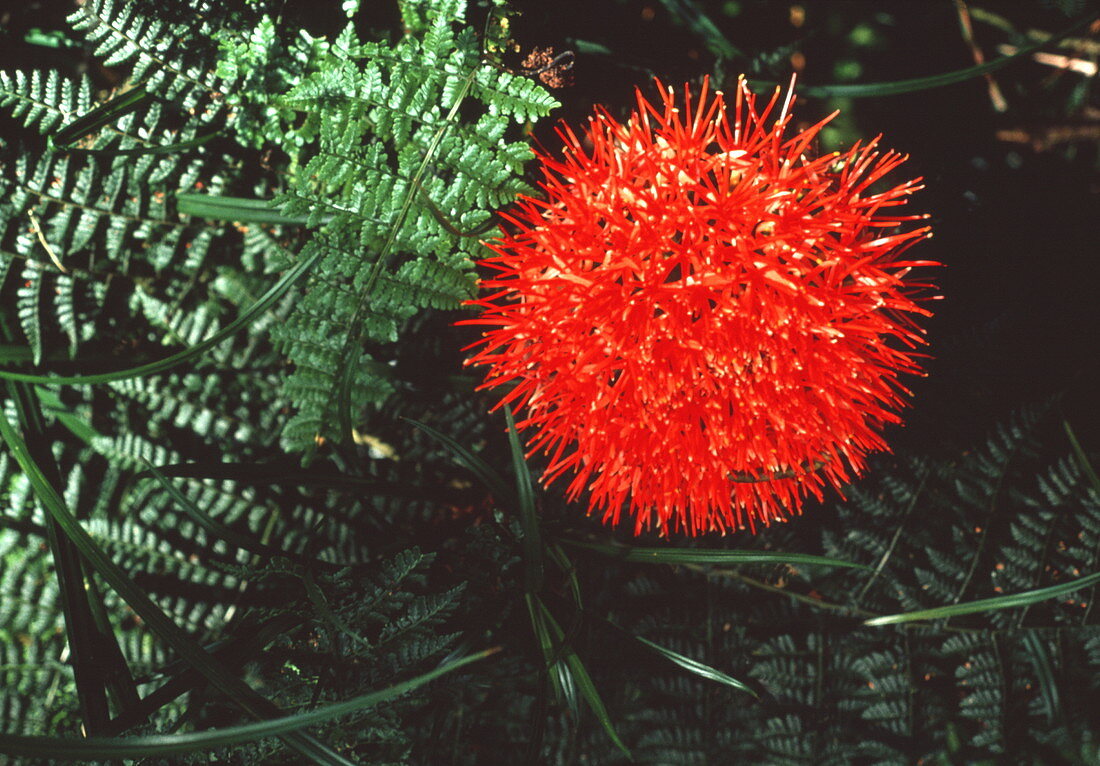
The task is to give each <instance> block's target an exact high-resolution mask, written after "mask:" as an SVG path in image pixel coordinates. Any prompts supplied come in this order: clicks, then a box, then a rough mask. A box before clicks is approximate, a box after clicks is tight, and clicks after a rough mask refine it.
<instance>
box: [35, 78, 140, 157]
mask: <svg viewBox="0 0 1100 766" xmlns="http://www.w3.org/2000/svg"><path fill="white" fill-rule="evenodd" d="M152 100H153V95H152V94H151V93H149V92H147V91H146V90H145V88H144V86H141V85H138V86H136V87H133V88H130V90H128V91H126V92H125V93H120V94H118V95H117V96H115V97H114V98H112V99H111V100H110V101H105V102H104V103H102V104H100V105H99V106H97V107H95V108H94V109H92V110H91V111H90V112H88V113H87V114H84V115H81V116H80V117H77V118H76V119H75V120H73V121H72V122H70V123H69V124H68V125H66V126H65V127H63V128H61V129H60V130H58V131H57V132H56V133H54V134H53V135H51V136H50V141H51V142H52V144H53V146H54V147H55V148H57V149H62V150H63V149H67V148H68V144H71V143H73V142H74V141H79V140H80V139H82V138H84V136H86V135H88V134H89V133H94V132H96V131H97V130H99V129H100V128H102V127H105V126H107V125H112V124H114V123H115V122H116V121H117V120H118V119H119V118H121V117H124V116H125V115H127V114H129V113H130V112H133V111H135V110H137V109H140V108H141V107H142V106H144V105H145V104H147V103H149V102H150V101H152Z"/></svg>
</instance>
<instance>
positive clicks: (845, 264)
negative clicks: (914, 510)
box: [465, 81, 936, 534]
mask: <svg viewBox="0 0 1100 766" xmlns="http://www.w3.org/2000/svg"><path fill="white" fill-rule="evenodd" d="M657 86H658V88H659V90H660V94H661V103H660V105H659V106H654V105H653V104H650V103H649V102H648V101H646V99H645V98H644V97H643V96H642V95H641V93H640V92H639V93H638V96H637V100H638V105H637V108H636V110H635V111H634V112H633V114H632V115H631V117H630V119H629V120H628V121H627V122H626V123H625V124H622V123H619V122H617V121H616V120H615V119H614V118H613V117H611V115H610V114H608V113H607V112H606V111H600V112H598V113H597V114H596V115H595V116H594V117H592V118H591V119H590V122H589V126H588V130H587V132H586V134H585V139H586V140H587V141H586V140H582V139H581V138H578V137H577V136H576V135H575V134H574V133H573V131H572V130H570V129H569V128H563V129H561V130H560V131H559V132H560V135H561V136H562V138H563V140H564V141H565V152H564V157H563V159H560V160H558V159H554V158H552V157H550V156H546V155H545V154H540V156H539V160H540V161H541V163H542V167H543V174H544V176H545V180H544V182H543V183H542V187H543V189H544V190H545V193H546V199H535V198H531V197H525V198H523V199H522V200H521V201H520V202H519V203H518V204H517V206H516V207H515V208H514V209H513V210H512V211H511V212H510V213H508V214H505V215H504V218H505V219H506V220H507V221H508V222H509V223H510V224H512V226H511V227H509V228H508V229H506V230H505V232H504V234H503V236H502V237H501V238H500V239H499V240H496V241H493V242H489V243H487V245H488V247H489V248H491V249H492V250H493V251H494V253H495V255H493V256H491V257H488V258H486V259H485V260H484V261H483V262H482V266H483V267H485V268H487V269H489V270H492V271H495V272H497V273H496V274H495V275H494V276H493V277H492V278H488V279H484V280H483V281H482V282H481V285H482V287H483V288H484V289H485V290H486V291H487V293H485V294H484V297H483V298H481V299H480V300H475V301H470V303H471V304H472V305H475V306H478V307H480V309H481V311H480V314H479V316H478V317H477V318H474V319H470V320H465V323H468V324H477V325H486V326H488V327H489V328H490V329H488V330H487V331H486V332H485V333H484V335H483V338H482V339H481V340H480V341H478V343H475V344H474V346H480V348H479V349H478V350H477V351H476V353H474V354H473V355H472V356H471V357H470V358H469V359H468V360H467V364H477V365H486V366H487V367H488V371H487V374H486V378H485V382H484V383H483V385H482V388H489V387H497V386H501V387H504V390H505V391H506V393H504V395H503V397H502V398H501V400H500V403H499V404H498V405H497V406H500V405H502V404H504V403H506V402H508V403H512V404H513V406H515V407H517V408H519V409H522V410H524V411H525V416H524V417H523V418H522V419H521V420H520V421H519V423H518V424H517V427H518V428H519V429H520V430H521V431H526V432H529V433H530V434H531V436H530V438H529V441H528V446H529V448H530V450H531V453H535V452H544V453H546V454H547V455H548V456H549V465H548V467H547V468H546V471H545V473H544V474H543V481H544V482H545V483H549V482H551V481H553V480H554V479H556V478H557V477H559V476H562V475H563V474H571V475H572V480H571V481H570V483H569V485H568V490H567V494H568V496H569V497H570V499H575V498H577V497H578V496H579V495H580V494H581V493H582V491H583V490H585V489H586V488H587V489H588V490H589V493H590V506H589V510H590V512H591V511H594V510H600V511H602V513H603V517H604V519H605V521H611V522H617V521H618V520H619V517H620V514H621V513H622V510H623V509H624V508H628V509H629V513H630V514H631V515H633V517H634V520H635V531H640V530H642V529H645V528H650V527H652V526H656V527H657V528H658V529H660V530H661V531H663V532H667V531H668V530H670V529H672V530H677V529H683V530H684V531H686V532H687V533H689V534H697V533H700V532H707V531H712V530H721V531H725V530H727V529H736V528H743V527H744V526H746V525H748V526H749V527H754V526H755V523H756V522H757V521H760V522H763V523H765V524H767V523H769V522H771V521H772V520H776V519H781V518H784V517H785V516H786V515H787V514H789V513H797V512H799V511H800V509H801V506H802V503H803V501H804V499H805V498H806V497H807V496H808V495H813V496H815V497H817V498H819V499H820V498H821V497H822V489H823V488H824V487H825V486H826V485H832V486H833V487H836V488H838V489H839V488H840V486H841V485H842V484H844V483H846V482H847V481H849V480H850V479H851V477H853V476H854V475H857V474H859V473H860V472H861V471H862V470H863V468H864V466H865V457H866V455H867V454H868V453H871V452H874V451H877V450H883V449H886V448H887V446H886V443H885V442H884V441H883V439H882V437H881V435H880V431H881V429H882V427H883V426H884V425H885V424H887V423H898V422H900V418H899V417H898V415H897V414H896V412H897V410H898V409H899V408H900V407H902V406H903V404H904V397H905V396H906V395H907V394H908V393H909V392H908V391H907V390H906V389H905V388H904V387H903V386H902V385H901V384H900V383H899V381H898V376H899V374H900V373H916V372H919V369H918V367H917V364H916V361H915V357H917V356H918V354H916V353H915V351H914V349H916V348H917V347H918V346H920V345H921V344H923V342H924V341H923V339H922V333H921V330H920V329H919V328H918V327H917V326H916V325H915V324H914V323H913V321H912V318H911V317H912V315H914V314H921V315H928V314H929V312H928V311H927V310H925V309H924V308H922V307H920V306H918V305H917V303H916V302H915V299H916V296H915V295H914V293H915V292H916V291H919V290H921V289H922V288H927V287H928V285H927V284H921V283H915V282H912V281H906V276H907V274H908V273H909V271H910V269H911V268H912V267H914V266H922V265H936V264H933V263H930V262H927V261H911V260H901V259H900V258H899V255H900V254H901V252H902V251H904V250H905V249H907V247H908V246H909V245H910V244H912V243H914V242H915V241H917V240H919V239H921V238H923V237H926V236H928V235H929V229H928V227H926V226H925V227H916V228H914V227H910V230H908V231H904V230H902V229H899V228H898V227H899V226H901V227H904V226H905V224H907V223H909V222H912V221H916V220H919V219H921V218H922V216H918V215H899V214H898V212H897V209H898V207H899V206H901V205H903V204H904V203H905V201H906V198H907V197H908V196H909V195H910V194H911V193H912V192H913V191H915V190H916V189H918V188H920V187H919V185H918V182H919V179H916V180H912V181H907V182H905V183H901V184H899V185H896V186H891V187H888V188H887V187H883V188H881V189H879V188H878V185H876V184H877V182H879V181H880V180H881V179H882V178H883V177H884V176H885V175H886V174H887V173H888V172H890V171H891V170H894V169H895V168H897V167H898V166H899V165H900V164H902V162H903V161H904V160H905V157H903V156H901V155H899V154H897V153H895V152H892V151H882V150H880V149H879V148H878V139H875V140H872V141H870V142H868V143H866V144H862V145H861V144H858V143H857V144H856V145H855V146H853V147H852V148H851V149H849V150H848V151H847V152H843V153H834V154H829V155H826V156H824V157H817V158H815V157H813V156H812V155H811V154H810V152H811V145H812V144H813V143H814V139H815V137H816V136H817V134H818V132H819V131H820V130H821V128H822V126H823V125H824V124H825V122H827V121H828V120H825V121H823V122H821V123H819V124H817V125H814V126H813V127H810V128H808V129H805V130H802V131H800V132H797V133H795V134H794V135H793V136H791V137H785V135H784V134H785V132H786V129H787V127H788V125H789V123H790V121H791V113H790V105H791V103H792V101H793V93H791V92H788V94H787V96H786V100H785V101H784V102H783V103H782V106H781V108H780V106H779V104H780V101H779V98H780V94H779V91H778V90H777V91H776V93H775V95H773V96H772V98H771V99H770V100H769V101H768V102H767V105H766V106H765V107H764V108H763V109H762V110H757V108H756V103H755V98H754V96H753V94H752V93H751V92H750V91H749V90H748V88H747V86H746V85H745V83H744V81H740V82H739V83H738V87H737V91H736V95H735V100H734V105H733V107H732V109H729V108H727V105H726V103H725V101H724V99H723V96H722V93H721V92H715V93H714V94H713V95H708V86H707V83H706V81H704V83H703V86H702V92H701V93H700V95H699V96H698V98H697V99H694V100H693V98H692V94H691V90H690V88H688V87H687V86H685V88H684V91H685V93H684V99H683V102H682V104H681V105H680V106H677V104H676V98H675V95H674V92H673V90H672V89H671V88H669V89H665V88H664V87H662V86H661V84H660V83H657ZM776 112H778V114H775V113H776ZM769 121H770V123H771V124H770V125H769ZM586 145H590V146H591V148H590V149H586V148H585V147H586Z"/></svg>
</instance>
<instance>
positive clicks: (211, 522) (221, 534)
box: [143, 458, 292, 558]
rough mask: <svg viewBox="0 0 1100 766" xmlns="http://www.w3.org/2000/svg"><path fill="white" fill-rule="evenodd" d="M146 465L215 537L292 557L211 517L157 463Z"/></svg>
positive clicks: (258, 552)
mask: <svg viewBox="0 0 1100 766" xmlns="http://www.w3.org/2000/svg"><path fill="white" fill-rule="evenodd" d="M143 460H144V458H143ZM145 466H146V468H148V470H149V472H150V473H151V474H153V476H154V478H156V480H157V482H159V483H160V486H161V487H163V488H164V490H165V491H166V492H167V493H168V494H169V495H170V496H171V497H172V499H173V500H175V501H176V505H178V506H179V507H180V509H181V510H182V511H183V512H184V513H186V514H187V515H188V517H190V518H191V520H192V521H194V522H195V523H196V524H198V525H199V526H200V527H202V528H203V529H205V530H206V531H207V532H209V533H210V534H211V535H213V536H214V537H217V538H220V539H222V540H224V541H225V542H227V543H229V544H230V545H233V546H235V547H237V548H240V549H241V550H245V551H248V552H249V553H254V554H256V555H257V556H263V557H267V558H273V557H278V556H285V557H287V558H291V557H292V554H288V553H286V552H285V551H281V550H279V549H278V548H273V547H271V546H270V545H267V544H266V543H264V542H262V541H260V540H257V539H254V538H253V537H252V536H250V535H246V534H242V533H241V532H238V531H236V530H235V529H231V528H230V527H227V526H225V525H224V524H222V523H221V522H220V521H218V520H216V519H214V518H211V516H210V515H209V514H207V513H205V512H203V510H202V509H201V508H199V507H198V506H197V505H196V504H195V503H194V502H193V501H192V500H191V498H189V497H187V495H185V494H183V493H182V492H180V491H179V489H177V488H176V485H175V484H173V483H172V482H170V481H169V480H168V477H167V476H165V475H164V474H163V473H161V471H160V469H159V468H157V467H156V466H155V465H153V464H152V463H150V462H149V461H148V460H145Z"/></svg>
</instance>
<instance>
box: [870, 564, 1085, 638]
mask: <svg viewBox="0 0 1100 766" xmlns="http://www.w3.org/2000/svg"><path fill="white" fill-rule="evenodd" d="M1098 582H1100V572H1096V573H1094V574H1090V575H1088V576H1086V577H1078V578H1077V579H1075V580H1070V581H1069V582H1064V583H1059V584H1058V585H1050V586H1048V587H1046V588H1036V589H1035V590H1025V591H1023V592H1021V593H1012V594H1010V595H1007V596H996V597H994V598H983V599H979V600H977V601H967V602H966V603H965V604H952V605H951V606H937V607H934V608H932V609H919V610H917V611H915V612H903V613H901V614H888V615H883V616H882V617H872V618H871V619H870V620H864V622H863V624H864V625H897V624H899V623H902V622H916V621H918V620H938V619H941V618H943V617H954V616H955V615H959V614H974V613H975V612H992V611H995V610H998V609H1015V608H1016V607H1018V606H1029V605H1031V604H1037V603H1038V602H1040V601H1046V600H1047V599H1050V598H1058V597H1059V596H1065V595H1067V594H1070V593H1073V592H1074V591H1078V590H1081V589H1082V588H1087V587H1089V586H1090V585H1094V584H1096V583H1098Z"/></svg>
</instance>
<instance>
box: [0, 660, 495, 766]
mask: <svg viewBox="0 0 1100 766" xmlns="http://www.w3.org/2000/svg"><path fill="white" fill-rule="evenodd" d="M496 651H498V649H496V648H494V649H487V650H485V651H483V652H478V653H477V654H472V655H470V656H468V657H463V658H462V659H459V660H455V661H454V662H450V663H447V664H445V665H440V666H439V667H437V668H435V669H434V670H430V671H428V672H427V673H423V674H421V675H419V676H417V677H416V678H413V679H410V680H408V681H403V682H402V683H399V684H394V685H393V686H390V687H387V688H385V689H382V690H380V691H376V692H369V693H368V694H363V695H360V696H358V697H354V698H352V699H350V700H346V701H344V702H334V703H332V704H330V705H325V706H323V707H319V708H316V709H314V710H308V711H306V712H303V713H296V714H294V715H288V716H283V717H280V718H272V719H270V720H266V721H259V722H257V723H248V724H242V725H240V726H227V727H225V728H222V729H211V730H209V731H200V732H194V733H189V734H153V735H148V736H141V737H88V738H79V737H27V736H19V735H14V734H0V753H3V754H5V755H10V756H16V757H24V758H36V757H37V758H50V759H53V760H63V761H84V762H87V761H88V760H89V759H93V758H95V759H101V758H153V757H157V756H165V755H176V754H179V753H193V752H196V751H199V750H211V749H214V748H220V747H229V746H231V745H239V744H241V743H244V742H255V741H256V740H259V739H264V738H265V737H273V736H282V735H286V734H289V733H291V732H296V731H299V730H300V729H304V728H305V727H307V726H313V725H315V724H319V723H324V722H325V721H331V720H332V719H334V718H339V717H341V716H345V715H348V714H350V713H354V712H356V711H357V710H363V709H364V708H368V707H372V706H374V705H377V704H379V703H382V702H386V701H388V700H391V699H394V698H395V697H399V696H401V695H402V694H406V693H408V692H410V691H412V690H414V689H416V688H418V687H421V686H423V685H424V684H426V683H429V682H431V681H434V680H435V679H436V678H439V677H440V676H442V675H444V674H446V673H450V672H452V671H455V670H458V669H459V668H461V667H464V666H466V665H469V664H470V663H471V662H476V661H478V660H480V659H483V658H485V657H488V656H489V655H490V654H493V653H495V652H496ZM348 763H350V761H349V762H348Z"/></svg>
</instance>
